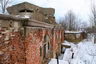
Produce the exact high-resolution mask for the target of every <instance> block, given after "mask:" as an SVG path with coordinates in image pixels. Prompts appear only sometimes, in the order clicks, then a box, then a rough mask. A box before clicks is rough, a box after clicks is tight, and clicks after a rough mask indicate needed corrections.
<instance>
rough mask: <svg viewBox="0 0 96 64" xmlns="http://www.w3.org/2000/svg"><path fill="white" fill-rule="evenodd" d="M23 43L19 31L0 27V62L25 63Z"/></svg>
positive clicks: (1, 63)
mask: <svg viewBox="0 0 96 64" xmlns="http://www.w3.org/2000/svg"><path fill="white" fill-rule="evenodd" d="M24 56H25V54H24V43H23V41H22V37H21V35H20V33H19V32H12V31H11V30H8V29H7V28H1V29H0V64H25V57H24Z"/></svg>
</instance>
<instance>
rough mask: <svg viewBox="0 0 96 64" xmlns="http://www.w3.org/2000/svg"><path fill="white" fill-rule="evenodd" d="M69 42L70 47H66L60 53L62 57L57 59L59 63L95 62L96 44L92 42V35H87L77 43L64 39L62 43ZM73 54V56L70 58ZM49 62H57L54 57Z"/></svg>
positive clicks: (84, 63)
mask: <svg viewBox="0 0 96 64" xmlns="http://www.w3.org/2000/svg"><path fill="white" fill-rule="evenodd" d="M66 43H67V44H69V43H70V46H71V48H67V49H66V51H65V53H64V54H63V55H62V56H63V57H62V58H63V59H59V64H96V44H94V35H89V37H88V38H87V39H85V40H83V41H82V42H80V43H79V44H73V43H72V42H67V41H64V44H66ZM72 54H73V58H72ZM49 64H57V60H56V59H51V61H50V62H49Z"/></svg>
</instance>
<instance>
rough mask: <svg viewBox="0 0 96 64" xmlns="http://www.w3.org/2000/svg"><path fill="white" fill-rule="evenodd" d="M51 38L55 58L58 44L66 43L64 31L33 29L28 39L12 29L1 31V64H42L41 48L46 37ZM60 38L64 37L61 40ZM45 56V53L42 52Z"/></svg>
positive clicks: (27, 36) (2, 29)
mask: <svg viewBox="0 0 96 64" xmlns="http://www.w3.org/2000/svg"><path fill="white" fill-rule="evenodd" d="M45 35H48V36H49V38H50V41H49V42H50V45H51V51H52V53H53V57H56V56H55V54H56V53H57V52H58V43H60V42H63V41H64V31H63V30H62V31H61V30H56V29H53V30H52V29H42V28H41V29H31V31H30V32H28V34H27V35H26V37H22V35H21V33H20V32H19V31H18V32H14V31H12V30H10V29H6V28H1V29H0V63H1V64H8V63H9V64H42V61H43V59H42V57H41V56H40V46H41V47H42V46H43V44H44V36H45ZM60 36H61V37H62V38H61V39H60ZM42 54H43V51H42Z"/></svg>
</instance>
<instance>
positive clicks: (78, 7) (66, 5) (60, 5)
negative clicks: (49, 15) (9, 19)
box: [14, 0, 96, 21]
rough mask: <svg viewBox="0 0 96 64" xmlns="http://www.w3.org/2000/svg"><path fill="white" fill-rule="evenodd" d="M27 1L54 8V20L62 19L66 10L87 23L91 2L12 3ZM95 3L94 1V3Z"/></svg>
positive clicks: (44, 1) (32, 0) (50, 0)
mask: <svg viewBox="0 0 96 64" xmlns="http://www.w3.org/2000/svg"><path fill="white" fill-rule="evenodd" d="M23 1H27V2H30V3H33V4H36V5H39V6H41V7H52V8H55V16H56V18H60V17H63V16H64V15H65V14H66V13H67V12H68V10H72V11H73V12H74V13H75V14H76V15H78V16H79V17H80V18H81V19H82V20H83V21H87V20H88V17H89V15H90V7H91V5H90V3H91V0H16V1H15V2H14V3H20V2H23ZM94 3H96V0H95V2H94Z"/></svg>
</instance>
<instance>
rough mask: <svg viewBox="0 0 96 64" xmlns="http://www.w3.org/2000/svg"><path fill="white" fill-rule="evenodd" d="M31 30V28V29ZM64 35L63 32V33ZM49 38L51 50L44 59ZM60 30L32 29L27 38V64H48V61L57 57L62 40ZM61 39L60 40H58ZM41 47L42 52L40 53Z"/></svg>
mask: <svg viewBox="0 0 96 64" xmlns="http://www.w3.org/2000/svg"><path fill="white" fill-rule="evenodd" d="M29 29H30V28H29ZM62 33H63V32H62ZM46 35H47V36H49V41H48V42H49V44H50V49H49V51H48V52H47V54H46V57H45V58H44V48H43V47H44V45H45V44H46V42H45V40H44V39H45V38H44V37H45V36H46ZM61 35H62V34H61V33H60V31H58V30H54V29H53V30H52V29H42V28H41V29H31V30H30V31H29V33H28V35H27V37H26V42H25V43H26V64H46V63H47V62H48V60H50V59H51V58H53V57H56V53H58V51H59V52H60V50H59V49H60V48H61V47H59V46H58V44H59V43H61V41H62V39H60V38H59V37H61ZM58 38H59V39H58ZM40 47H41V48H42V51H40Z"/></svg>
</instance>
